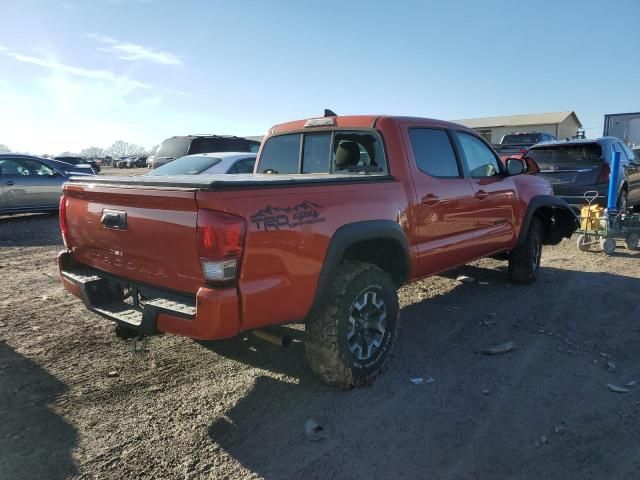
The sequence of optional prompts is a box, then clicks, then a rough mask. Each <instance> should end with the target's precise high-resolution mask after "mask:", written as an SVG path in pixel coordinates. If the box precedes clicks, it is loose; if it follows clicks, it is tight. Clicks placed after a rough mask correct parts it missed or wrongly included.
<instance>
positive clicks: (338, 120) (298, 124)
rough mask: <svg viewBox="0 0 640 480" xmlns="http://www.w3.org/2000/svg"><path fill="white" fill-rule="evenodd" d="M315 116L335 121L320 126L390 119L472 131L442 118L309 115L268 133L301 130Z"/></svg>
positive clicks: (358, 125) (353, 125)
mask: <svg viewBox="0 0 640 480" xmlns="http://www.w3.org/2000/svg"><path fill="white" fill-rule="evenodd" d="M316 118H333V119H334V121H335V125H331V126H326V127H320V128H331V127H333V128H336V127H338V128H375V126H376V124H377V123H379V122H381V121H390V122H393V123H404V122H412V123H420V124H424V125H430V126H437V127H448V128H457V129H459V130H466V131H470V132H472V131H473V130H471V129H469V128H468V127H465V126H464V125H461V124H459V123H453V122H446V121H444V120H437V119H434V118H422V117H407V116H400V115H338V116H335V117H311V118H305V119H301V120H294V121H291V122H286V123H280V124H278V125H275V126H274V127H272V128H271V129H270V130H269V134H270V135H272V134H275V133H282V132H289V131H295V130H303V129H304V128H305V124H306V123H307V122H308V121H309V120H312V119H316Z"/></svg>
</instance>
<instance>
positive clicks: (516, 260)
mask: <svg viewBox="0 0 640 480" xmlns="http://www.w3.org/2000/svg"><path fill="white" fill-rule="evenodd" d="M541 256H542V222H540V219H538V218H534V219H533V220H532V221H531V225H529V231H528V232H527V238H526V240H525V241H524V242H523V243H522V244H518V246H517V247H516V248H515V250H513V252H511V255H510V256H509V279H510V280H511V281H512V282H513V283H521V284H528V283H533V282H535V280H536V278H538V271H539V270H540V257H541Z"/></svg>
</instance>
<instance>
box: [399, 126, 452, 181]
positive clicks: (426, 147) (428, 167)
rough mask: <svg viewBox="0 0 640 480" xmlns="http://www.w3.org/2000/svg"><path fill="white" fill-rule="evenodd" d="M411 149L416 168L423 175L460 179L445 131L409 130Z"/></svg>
mask: <svg viewBox="0 0 640 480" xmlns="http://www.w3.org/2000/svg"><path fill="white" fill-rule="evenodd" d="M409 139H410V140H411V149H412V151H413V156H414V158H415V161H416V166H417V167H418V168H419V169H420V170H421V171H422V172H424V173H426V174H427V175H429V176H432V177H439V178H460V176H461V175H460V168H459V166H458V161H457V160H456V155H455V153H454V152H453V147H452V145H451V141H450V140H449V135H448V134H447V132H446V131H445V130H439V129H434V128H411V129H410V130H409Z"/></svg>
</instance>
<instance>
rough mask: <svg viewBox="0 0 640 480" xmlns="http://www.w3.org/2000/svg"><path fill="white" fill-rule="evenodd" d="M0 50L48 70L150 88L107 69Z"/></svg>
mask: <svg viewBox="0 0 640 480" xmlns="http://www.w3.org/2000/svg"><path fill="white" fill-rule="evenodd" d="M0 51H2V52H3V53H5V54H6V55H8V56H9V57H11V58H13V59H14V60H17V61H18V62H22V63H30V64H32V65H37V66H39V67H43V68H47V69H49V70H55V71H59V72H64V73H68V74H70V75H75V76H78V77H85V78H93V79H96V80H104V81H108V82H113V83H118V84H121V85H123V86H127V87H129V88H130V89H134V88H142V89H145V90H149V89H151V88H152V87H151V85H149V84H148V83H144V82H139V81H137V80H131V79H129V78H127V77H122V76H118V75H116V74H114V73H113V72H110V71H108V70H97V69H91V68H82V67H75V66H73V65H66V64H64V63H61V62H58V61H56V60H48V59H45V58H40V57H33V56H30V55H23V54H21V53H16V52H12V51H9V50H7V49H3V50H0Z"/></svg>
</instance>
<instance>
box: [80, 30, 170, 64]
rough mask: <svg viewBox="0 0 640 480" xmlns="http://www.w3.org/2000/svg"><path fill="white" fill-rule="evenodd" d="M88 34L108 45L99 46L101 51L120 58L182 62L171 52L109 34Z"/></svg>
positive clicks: (161, 62) (162, 62) (132, 60)
mask: <svg viewBox="0 0 640 480" xmlns="http://www.w3.org/2000/svg"><path fill="white" fill-rule="evenodd" d="M86 36H87V37H88V38H92V39H94V40H96V41H97V42H99V43H102V44H104V45H106V47H102V48H98V50H99V51H101V52H107V53H111V54H113V55H115V56H116V57H117V58H119V59H120V60H126V61H130V62H135V61H144V62H151V63H157V64H159V65H180V64H182V60H180V59H179V58H178V57H177V56H175V55H174V54H173V53H170V52H165V51H162V50H154V49H152V48H149V47H144V46H142V45H137V44H135V43H129V42H122V41H120V40H116V39H115V38H112V37H109V36H107V35H100V34H97V33H88V34H87V35H86Z"/></svg>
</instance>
